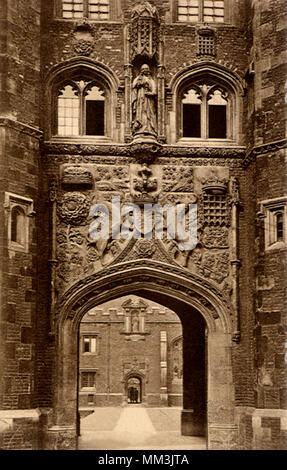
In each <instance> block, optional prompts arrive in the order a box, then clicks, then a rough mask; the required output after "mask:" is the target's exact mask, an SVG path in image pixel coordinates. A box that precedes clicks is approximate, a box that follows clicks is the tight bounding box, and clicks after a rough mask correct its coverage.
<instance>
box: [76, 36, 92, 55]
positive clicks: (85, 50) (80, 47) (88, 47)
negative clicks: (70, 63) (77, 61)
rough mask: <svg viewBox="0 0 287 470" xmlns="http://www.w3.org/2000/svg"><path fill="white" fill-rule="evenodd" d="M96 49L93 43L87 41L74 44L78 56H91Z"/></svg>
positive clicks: (80, 40)
mask: <svg viewBox="0 0 287 470" xmlns="http://www.w3.org/2000/svg"><path fill="white" fill-rule="evenodd" d="M93 49H94V45H93V42H92V41H90V40H86V39H79V40H77V41H75V43H74V51H75V52H76V53H77V54H78V55H83V56H89V55H90V54H91V53H92V52H93Z"/></svg>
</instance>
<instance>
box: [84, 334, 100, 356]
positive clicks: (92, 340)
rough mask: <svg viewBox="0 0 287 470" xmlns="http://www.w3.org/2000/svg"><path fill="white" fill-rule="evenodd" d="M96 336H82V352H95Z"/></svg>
mask: <svg viewBox="0 0 287 470" xmlns="http://www.w3.org/2000/svg"><path fill="white" fill-rule="evenodd" d="M97 352H98V351H97V336H83V353H91V354H97Z"/></svg>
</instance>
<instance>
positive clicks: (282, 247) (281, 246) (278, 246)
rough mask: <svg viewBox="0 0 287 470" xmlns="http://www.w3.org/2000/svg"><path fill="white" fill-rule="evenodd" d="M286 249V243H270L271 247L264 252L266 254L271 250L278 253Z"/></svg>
mask: <svg viewBox="0 0 287 470" xmlns="http://www.w3.org/2000/svg"><path fill="white" fill-rule="evenodd" d="M286 248H287V247H286V243H284V242H276V243H272V245H270V246H268V247H267V248H266V250H265V251H266V252H269V251H273V250H276V251H280V250H285V249H286Z"/></svg>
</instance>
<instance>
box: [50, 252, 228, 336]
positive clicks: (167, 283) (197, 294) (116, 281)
mask: <svg viewBox="0 0 287 470" xmlns="http://www.w3.org/2000/svg"><path fill="white" fill-rule="evenodd" d="M135 289H136V290H139V289H144V290H145V289H147V290H154V291H155V292H163V293H164V292H167V293H168V295H170V296H172V297H178V298H179V299H181V300H182V301H184V302H188V303H190V304H191V305H193V306H194V308H196V309H197V310H199V311H200V312H201V313H202V314H203V315H204V317H205V319H206V321H207V324H208V326H209V328H210V329H211V330H212V331H214V330H215V329H216V324H215V321H217V319H219V321H220V323H221V325H222V326H221V327H222V328H223V330H224V331H225V332H229V333H230V334H231V333H232V315H230V307H229V305H228V301H227V299H226V298H225V296H224V295H223V294H222V293H221V292H220V291H219V290H218V289H217V288H216V287H215V286H213V285H212V284H211V283H210V282H207V281H206V280H204V279H203V278H201V277H199V276H195V275H193V274H191V273H188V272H186V271H185V270H184V269H181V268H180V267H176V266H171V265H168V264H166V263H162V262H158V261H156V262H155V261H152V260H143V259H138V260H133V261H131V262H124V263H120V264H117V265H113V266H110V267H108V268H106V269H104V270H102V271H100V272H98V273H95V274H93V275H92V276H89V277H87V278H85V279H82V280H80V281H79V282H77V283H76V284H74V285H73V286H72V287H71V288H70V289H69V290H68V291H67V292H66V293H65V294H64V295H63V296H62V298H61V299H60V300H59V302H58V304H57V305H56V308H55V311H56V312H58V315H57V316H56V317H55V319H54V328H55V327H56V325H57V324H59V322H60V323H61V322H63V321H65V319H67V318H69V319H71V320H72V321H73V322H74V321H75V322H76V323H77V322H78V321H80V320H81V317H82V315H83V314H84V313H85V312H86V311H88V309H89V308H90V306H91V305H92V304H93V305H94V304H95V302H97V304H100V303H103V302H105V301H106V300H107V299H108V298H116V297H118V296H119V295H125V292H129V293H131V292H133V291H135ZM60 312H61V313H60ZM76 323H75V324H76Z"/></svg>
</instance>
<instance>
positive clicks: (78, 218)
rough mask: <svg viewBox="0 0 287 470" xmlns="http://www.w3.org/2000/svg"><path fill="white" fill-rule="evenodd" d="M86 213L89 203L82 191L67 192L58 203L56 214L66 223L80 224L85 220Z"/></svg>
mask: <svg viewBox="0 0 287 470" xmlns="http://www.w3.org/2000/svg"><path fill="white" fill-rule="evenodd" d="M88 213H89V203H88V200H87V198H86V196H85V195H84V194H82V193H78V192H73V193H67V194H65V195H64V197H63V199H62V201H61V202H60V204H59V205H58V215H59V217H60V219H61V220H62V221H63V222H64V223H66V224H68V225H81V224H82V223H83V222H84V221H85V220H86V218H87V216H88Z"/></svg>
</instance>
